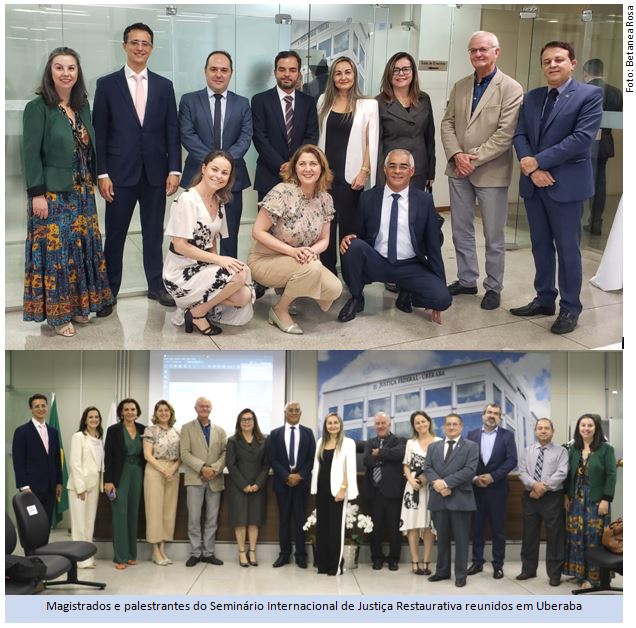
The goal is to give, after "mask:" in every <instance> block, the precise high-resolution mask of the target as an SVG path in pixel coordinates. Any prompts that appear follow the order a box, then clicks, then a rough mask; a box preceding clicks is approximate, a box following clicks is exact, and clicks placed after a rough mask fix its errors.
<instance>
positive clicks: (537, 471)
mask: <svg viewBox="0 0 636 628" xmlns="http://www.w3.org/2000/svg"><path fill="white" fill-rule="evenodd" d="M544 453H545V447H541V448H540V449H539V455H538V456H537V464H536V465H534V481H535V482H541V473H542V471H543V456H544Z"/></svg>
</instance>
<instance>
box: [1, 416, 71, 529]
mask: <svg viewBox="0 0 636 628" xmlns="http://www.w3.org/2000/svg"><path fill="white" fill-rule="evenodd" d="M46 431H47V433H48V436H49V451H48V454H47V452H46V449H45V448H44V444H43V443H42V439H41V438H40V435H39V434H38V431H37V429H36V428H35V426H34V425H33V421H29V422H28V423H25V424H24V425H21V426H20V427H18V428H17V429H16V431H15V432H14V434H13V444H12V452H13V471H14V472H15V485H16V487H17V488H18V489H19V488H21V487H23V486H28V487H29V488H30V489H31V491H32V492H33V494H34V495H35V496H36V497H37V498H38V499H39V500H40V502H41V503H42V507H43V508H44V510H45V512H46V514H47V516H48V518H49V522H50V521H51V518H52V515H53V508H54V507H55V487H56V485H57V484H62V458H61V456H60V442H59V440H58V438H57V430H54V429H53V428H52V427H51V426H50V425H48V424H47V425H46Z"/></svg>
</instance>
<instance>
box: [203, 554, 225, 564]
mask: <svg viewBox="0 0 636 628" xmlns="http://www.w3.org/2000/svg"><path fill="white" fill-rule="evenodd" d="M201 562H202V563H208V564H209V565H222V564H223V561H222V560H221V559H220V558H217V557H216V556H215V555H214V554H211V555H210V556H204V557H203V558H202V559H201Z"/></svg>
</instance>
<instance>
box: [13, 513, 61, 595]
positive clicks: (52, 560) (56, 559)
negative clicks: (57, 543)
mask: <svg viewBox="0 0 636 628" xmlns="http://www.w3.org/2000/svg"><path fill="white" fill-rule="evenodd" d="M17 543H18V536H17V534H16V532H15V526H14V525H13V521H11V519H10V518H9V515H8V514H7V513H6V512H5V513H4V553H5V574H6V571H7V570H8V569H9V567H10V566H11V565H12V564H13V563H14V562H15V559H22V558H23V557H22V556H13V551H14V550H15V547H16V545H17ZM24 558H26V559H27V560H29V557H28V556H25V557H24ZM38 558H39V559H40V560H41V561H42V562H43V563H44V565H45V567H46V574H45V576H44V584H45V586H46V581H47V580H54V579H55V578H59V577H60V576H61V575H63V574H65V573H68V572H69V571H70V570H71V562H70V561H69V560H68V559H67V558H64V556H38ZM4 582H5V592H6V594H7V595H30V594H31V593H36V592H37V587H38V583H37V582H19V581H17V580H11V579H10V578H6V577H5V581H4Z"/></svg>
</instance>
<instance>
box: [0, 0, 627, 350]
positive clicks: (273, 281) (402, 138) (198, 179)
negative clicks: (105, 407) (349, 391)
mask: <svg viewBox="0 0 636 628" xmlns="http://www.w3.org/2000/svg"><path fill="white" fill-rule="evenodd" d="M586 7H587V8H586ZM4 11H5V146H6V159H5V338H6V346H5V348H6V349H10V350H14V349H44V350H51V349H74V350H78V349H80V350H81V349H148V350H151V349H204V350H208V351H214V350H236V349H314V350H317V349H356V350H360V349H397V350H414V349H428V350H441V349H458V350H470V349H481V348H488V349H490V350H494V349H501V350H506V349H510V350H530V349H531V350H550V351H554V350H564V351H576V350H587V349H599V348H603V349H620V348H621V347H622V337H623V244H622V242H623V219H622V214H623V210H622V195H623V91H622V85H623V66H622V49H623V42H622V38H623V26H624V25H623V6H622V5H621V4H615V5H614V4H602V5H599V4H594V5H580V4H579V5H562V4H561V5H549V4H539V5H521V4H517V5H515V4H472V5H447V4H438V5H435V4H430V5H419V4H415V5H411V4H391V5H363V4H360V5H342V4H341V5H336V4H296V3H294V4H240V5H239V4H237V5H232V4H223V5H221V4H219V5H215V4H206V5H195V4H171V5H161V4H143V5H133V4H131V5H113V6H106V5H104V6H90V5H81V4H72V5H71V4H68V5H67V4H39V5H38V4H19V5H18V4H14V5H12V4H7V5H5V7H4Z"/></svg>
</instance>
